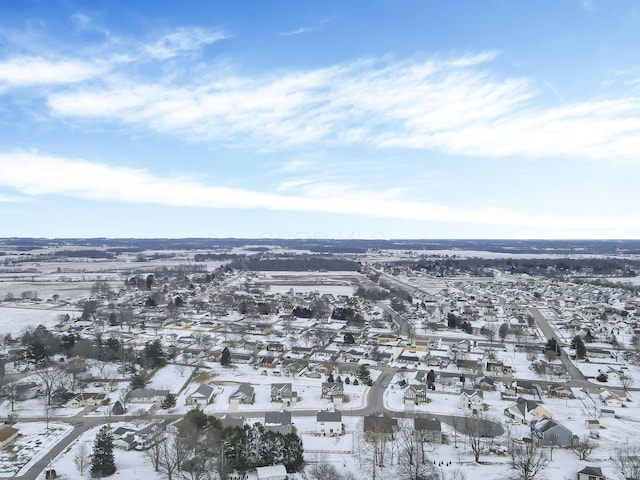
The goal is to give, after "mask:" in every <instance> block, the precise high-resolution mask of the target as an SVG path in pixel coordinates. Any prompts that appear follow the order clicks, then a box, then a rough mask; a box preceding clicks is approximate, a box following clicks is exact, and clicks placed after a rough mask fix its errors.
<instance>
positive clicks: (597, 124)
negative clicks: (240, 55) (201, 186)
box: [48, 37, 640, 161]
mask: <svg viewBox="0 0 640 480" xmlns="http://www.w3.org/2000/svg"><path fill="white" fill-rule="evenodd" d="M211 38H213V37H211ZM195 42H196V44H197V43H199V42H200V40H199V41H195ZM174 43H175V44H176V45H191V44H190V43H189V42H188V41H187V42H186V43H184V44H183V43H181V42H180V41H176V42H174ZM185 48H187V47H186V46H185ZM178 50H179V49H171V48H168V47H167V48H166V51H165V50H163V49H158V50H157V52H156V54H157V55H158V56H160V57H162V56H163V55H167V56H168V55H171V54H174V53H175V52H177V51H178ZM163 52H164V53H163ZM495 56H496V53H495V52H482V53H479V54H476V55H466V56H460V57H455V58H451V59H442V58H438V59H426V60H405V61H392V60H385V59H361V60H357V61H354V62H350V63H346V64H339V65H334V66H330V67H327V68H320V69H314V70H308V71H293V72H291V71H290V72H278V73H273V74H266V75H256V76H241V75H238V74H235V73H224V74H220V73H219V72H214V71H213V70H210V71H204V72H203V75H202V79H201V80H199V81H197V82H191V83H187V84H185V83H178V82H172V81H171V80H170V79H166V81H155V82H149V81H148V80H144V79H137V78H133V77H131V76H126V75H118V76H111V77H109V78H107V80H106V82H105V83H104V84H101V85H98V86H78V87H77V88H72V89H71V90H69V89H64V90H60V91H56V92H53V93H52V94H51V95H50V96H49V97H48V106H49V108H50V111H51V113H52V114H53V115H55V116H60V117H66V118H74V119H76V120H83V119H85V120H93V121H97V120H106V121H116V122H122V123H124V124H129V125H135V126H137V127H139V128H142V129H148V130H151V131H154V132H158V133H162V134H169V135H175V136H179V137H183V138H188V139H190V140H198V141H204V142H209V141H217V142H219V141H224V142H225V143H227V144H230V145H234V144H235V145H238V146H240V145H243V146H246V145H247V144H250V145H251V146H252V147H254V148H267V149H282V148H288V147H291V146H296V145H312V144H314V143H316V142H319V141H322V142H325V143H326V144H330V145H331V144H333V145H349V144H369V145H375V146H377V147H379V148H410V149H420V150H436V151H441V152H444V153H447V154H464V155H470V156H483V157H507V156H527V157H533V158H535V157H555V156H558V155H562V156H568V157H576V158H585V159H611V158H612V157H613V158H619V159H622V160H627V161H634V160H633V159H634V158H640V157H639V155H640V138H638V136H637V135H636V132H637V131H638V128H639V127H640V98H638V97H634V96H629V97H626V98H615V99H610V100H599V101H588V102H583V103H574V104H565V105H562V106H559V107H558V106H554V107H543V106H541V105H539V104H538V103H537V102H538V96H539V93H540V92H539V89H538V86H537V85H536V83H535V82H534V81H533V80H531V79H527V78H512V77H501V76H497V75H494V74H492V73H491V72H490V69H489V65H490V62H491V61H493V59H494V58H495Z"/></svg>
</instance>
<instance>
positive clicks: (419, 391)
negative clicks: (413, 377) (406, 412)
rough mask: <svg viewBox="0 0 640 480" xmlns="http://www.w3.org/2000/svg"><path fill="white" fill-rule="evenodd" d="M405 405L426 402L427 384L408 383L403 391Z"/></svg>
mask: <svg viewBox="0 0 640 480" xmlns="http://www.w3.org/2000/svg"><path fill="white" fill-rule="evenodd" d="M404 403H405V405H420V404H421V403H427V386H426V385H409V386H408V387H407V389H406V390H405V391H404Z"/></svg>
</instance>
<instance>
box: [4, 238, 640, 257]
mask: <svg viewBox="0 0 640 480" xmlns="http://www.w3.org/2000/svg"><path fill="white" fill-rule="evenodd" d="M72 246H85V247H86V246H88V247H95V248H108V249H119V250H120V251H122V252H124V251H129V252H140V251H143V250H207V249H211V250H213V249H231V248H238V247H247V246H248V247H249V248H252V249H255V247H258V248H260V247H263V248H265V249H268V248H272V247H280V248H289V249H292V250H307V251H310V252H325V253H363V252H366V251H368V250H377V249H379V250H405V251H411V250H418V251H420V250H422V251H429V250H461V251H469V250H471V251H487V252H497V253H507V254H509V253H510V254H532V253H536V254H540V253H543V254H545V253H546V254H555V255H568V254H574V255H575V254H584V255H597V254H600V255H634V254H635V255H638V254H640V240H446V239H442V240H438V239H433V240H366V239H365V240H362V239H310V238H308V239H280V238H175V239H171V238H54V239H48V238H0V247H4V248H5V249H14V250H17V251H29V250H36V249H42V248H50V247H57V248H60V247H72Z"/></svg>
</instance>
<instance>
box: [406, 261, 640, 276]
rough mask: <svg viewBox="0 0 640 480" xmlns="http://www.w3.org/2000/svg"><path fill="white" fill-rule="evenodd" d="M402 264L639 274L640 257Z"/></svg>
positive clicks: (445, 269)
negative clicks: (638, 258)
mask: <svg viewBox="0 0 640 480" xmlns="http://www.w3.org/2000/svg"><path fill="white" fill-rule="evenodd" d="M399 264H404V265H406V266H408V267H410V268H411V269H413V270H424V271H427V272H429V273H431V274H434V275H438V276H449V275H452V274H455V273H456V272H458V273H460V272H464V273H467V274H470V275H474V276H493V274H494V272H495V271H496V270H499V271H502V272H511V273H518V274H522V273H526V274H529V275H540V276H544V277H549V278H560V277H563V278H564V277H567V276H569V277H588V276H597V277H635V276H637V275H638V274H639V273H640V260H629V259H619V258H525V259H511V258H505V259H503V258H501V259H487V258H446V259H424V260H419V261H416V262H399Z"/></svg>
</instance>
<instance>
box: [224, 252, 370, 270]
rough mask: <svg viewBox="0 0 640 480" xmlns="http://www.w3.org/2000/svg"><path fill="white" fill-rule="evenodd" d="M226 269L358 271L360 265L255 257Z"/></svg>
mask: <svg viewBox="0 0 640 480" xmlns="http://www.w3.org/2000/svg"><path fill="white" fill-rule="evenodd" d="M226 267H227V268H230V269H236V270H247V271H261V270H262V271H292V272H306V271H321V270H326V271H333V272H335V271H350V272H351V271H352V272H359V271H360V267H361V265H360V263H358V262H353V261H351V260H344V259H342V258H333V257H323V256H318V255H309V256H300V255H297V256H295V257H291V258H268V259H260V258H255V257H244V258H236V259H235V260H232V261H231V262H230V263H229V264H228V265H226Z"/></svg>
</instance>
